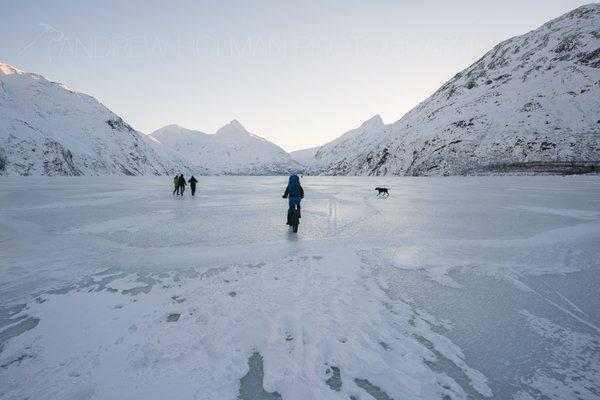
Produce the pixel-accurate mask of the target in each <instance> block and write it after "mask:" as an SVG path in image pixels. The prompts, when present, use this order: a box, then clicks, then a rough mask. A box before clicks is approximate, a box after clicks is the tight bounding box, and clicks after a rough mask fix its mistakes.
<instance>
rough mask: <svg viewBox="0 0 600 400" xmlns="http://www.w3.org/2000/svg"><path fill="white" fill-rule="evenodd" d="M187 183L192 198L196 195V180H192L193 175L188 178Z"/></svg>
mask: <svg viewBox="0 0 600 400" xmlns="http://www.w3.org/2000/svg"><path fill="white" fill-rule="evenodd" d="M188 182H189V183H190V188H191V189H192V196H193V195H194V193H196V183H198V180H197V179H196V178H194V175H192V177H191V178H190V180H189V181H188Z"/></svg>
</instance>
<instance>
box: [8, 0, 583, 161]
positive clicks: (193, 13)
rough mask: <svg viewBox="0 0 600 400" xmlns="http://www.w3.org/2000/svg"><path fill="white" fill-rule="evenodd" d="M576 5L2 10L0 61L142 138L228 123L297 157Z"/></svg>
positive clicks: (225, 4)
mask: <svg viewBox="0 0 600 400" xmlns="http://www.w3.org/2000/svg"><path fill="white" fill-rule="evenodd" d="M586 3H589V1H575V0H518V1H517V0H504V1H497V0H496V1H486V0H454V1H427V0H422V1H418V2H409V1H400V0H396V1H377V0H373V1H352V0H346V1H327V0H320V1H311V0H306V1H285V0H281V1H261V0H256V1H227V0H223V1H210V2H208V1H164V0H162V1H154V0H144V1H113V0H103V1H85V2H82V1H61V0H55V1H40V0H37V1H30V0H19V1H13V0H0V10H1V20H2V22H1V24H0V62H4V63H7V64H10V65H12V66H14V67H17V68H19V69H22V70H25V71H27V72H35V73H38V74H41V75H44V76H45V77H47V78H48V79H51V80H55V81H59V82H62V83H65V84H66V85H67V86H69V87H70V88H72V89H74V90H77V91H80V92H84V93H87V94H90V95H92V96H94V97H96V98H97V99H98V100H99V101H100V102H102V103H103V104H104V105H105V106H107V107H108V108H109V109H111V110H112V111H113V112H115V113H116V114H118V115H120V116H121V117H123V119H125V120H126V121H127V122H128V123H130V124H131V125H132V126H133V127H134V128H136V129H138V130H140V131H142V132H144V133H151V132H152V131H154V130H156V129H158V128H160V127H162V126H165V125H168V124H178V125H180V126H183V127H186V128H189V129H195V130H199V131H202V132H206V133H214V132H215V131H216V130H217V129H219V128H220V127H221V126H223V125H225V124H227V123H228V122H230V121H231V120H233V119H237V120H239V121H240V122H241V123H242V124H243V125H244V126H245V127H246V129H248V130H249V131H250V132H252V133H255V134H258V135H260V136H262V137H264V138H266V139H268V140H270V141H272V142H274V143H276V144H278V145H279V146H281V147H283V148H284V149H285V150H287V151H293V150H298V149H302V148H308V147H313V146H319V145H323V144H325V143H327V142H329V141H330V140H333V139H335V138H336V137H338V136H340V135H341V134H342V133H344V132H346V131H348V130H350V129H353V128H356V127H357V126H359V125H360V124H361V123H362V122H363V121H365V120H367V119H369V118H371V117H372V116H373V115H375V114H379V115H381V117H382V118H383V120H384V121H385V122H386V123H391V122H395V121H397V120H398V119H400V118H401V117H402V116H403V115H404V114H405V113H406V112H408V111H409V110H410V109H411V108H413V107H414V106H416V105H417V104H418V103H419V102H421V101H423V100H425V99H426V98H427V97H428V96H429V95H431V94H432V93H433V92H434V91H435V90H436V89H437V88H438V87H440V86H441V85H442V84H443V83H444V82H446V81H447V80H448V79H450V78H451V77H452V76H454V75H455V74H456V73H457V72H459V71H460V70H462V69H464V68H466V67H468V66H469V65H470V64H472V63H473V62H474V61H476V60H477V59H479V58H480V57H481V56H482V55H483V54H484V53H485V52H487V51H488V50H490V49H491V48H492V47H493V46H494V45H496V44H497V43H499V42H501V41H503V40H505V39H508V38H509V37H512V36H515V35H520V34H523V33H526V32H528V31H530V30H532V29H535V28H537V27H539V26H540V25H542V24H543V23H545V22H546V21H548V20H550V19H552V18H555V17H558V16H560V15H561V14H563V13H565V12H567V11H569V10H571V9H573V8H575V7H578V6H580V5H583V4H586Z"/></svg>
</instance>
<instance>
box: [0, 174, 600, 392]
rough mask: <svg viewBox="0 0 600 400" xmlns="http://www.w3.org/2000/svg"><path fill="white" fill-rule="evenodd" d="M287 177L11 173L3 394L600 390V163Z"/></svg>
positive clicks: (0, 267) (1, 208)
mask: <svg viewBox="0 0 600 400" xmlns="http://www.w3.org/2000/svg"><path fill="white" fill-rule="evenodd" d="M286 181H287V179H286V178H285V177H208V178H201V179H200V183H199V191H198V192H197V194H196V197H195V198H192V197H191V196H190V195H189V192H186V195H185V196H184V197H177V196H173V195H172V193H171V191H172V188H171V178H169V177H163V178H158V177H153V178H149V177H146V178H142V177H135V178H134V177H70V178H59V177H55V178H48V177H46V178H41V177H39V178H36V177H4V178H0V184H1V185H0V399H2V400H5V399H6V400H8V399H11V400H12V399H25V398H31V399H144V400H149V399H164V398H170V399H193V398H197V399H236V398H241V399H244V400H247V399H285V400H288V399H346V400H347V399H361V400H368V399H373V398H374V399H377V400H382V399H395V400H404V399H466V398H469V399H483V398H495V399H510V398H513V399H542V398H560V399H597V398H598V396H599V395H600V296H599V295H598V287H600V273H599V269H600V246H599V243H600V179H598V177H597V176H575V177H548V176H546V177H462V178H459V177H453V178H391V177H386V178H363V177H360V178H359V177H306V178H304V179H303V186H304V188H305V191H306V198H305V200H304V202H303V208H302V220H301V225H300V230H299V232H298V234H293V233H291V232H290V231H289V230H288V229H287V228H286V226H285V224H284V221H285V210H286V201H284V200H283V199H281V194H282V193H283V190H284V188H285V183H286ZM375 186H387V187H390V188H391V190H390V193H391V195H390V197H389V198H377V197H376V192H375V191H374V190H373V188H374V187H375Z"/></svg>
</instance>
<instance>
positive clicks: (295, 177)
mask: <svg viewBox="0 0 600 400" xmlns="http://www.w3.org/2000/svg"><path fill="white" fill-rule="evenodd" d="M288 183H290V184H295V185H299V184H300V178H299V177H298V175H291V176H290V180H289V181H288Z"/></svg>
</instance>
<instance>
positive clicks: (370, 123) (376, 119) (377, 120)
mask: <svg viewBox="0 0 600 400" xmlns="http://www.w3.org/2000/svg"><path fill="white" fill-rule="evenodd" d="M384 125H385V124H384V123H383V119H382V118H381V116H380V115H379V114H375V115H374V116H373V117H371V118H369V119H368V120H366V121H365V122H363V123H362V125H361V128H377V127H383V126H384Z"/></svg>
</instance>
